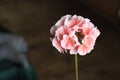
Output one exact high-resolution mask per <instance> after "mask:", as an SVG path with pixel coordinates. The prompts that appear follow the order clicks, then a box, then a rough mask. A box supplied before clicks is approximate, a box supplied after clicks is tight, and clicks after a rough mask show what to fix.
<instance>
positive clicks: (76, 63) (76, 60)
mask: <svg viewBox="0 0 120 80" xmlns="http://www.w3.org/2000/svg"><path fill="white" fill-rule="evenodd" d="M75 70H76V71H75V72H76V80H78V59H77V54H75Z"/></svg>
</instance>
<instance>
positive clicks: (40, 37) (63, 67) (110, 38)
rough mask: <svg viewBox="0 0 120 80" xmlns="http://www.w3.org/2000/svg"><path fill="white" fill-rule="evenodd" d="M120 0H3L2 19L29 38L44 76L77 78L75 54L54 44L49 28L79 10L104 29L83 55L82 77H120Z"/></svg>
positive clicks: (44, 79) (107, 79)
mask: <svg viewBox="0 0 120 80" xmlns="http://www.w3.org/2000/svg"><path fill="white" fill-rule="evenodd" d="M118 9H119V0H0V21H1V24H2V25H4V27H6V28H7V29H9V30H10V31H11V32H13V33H14V34H15V35H18V36H22V37H23V38H25V39H26V41H27V42H28V46H29V52H28V57H29V59H30V61H31V63H32V64H33V65H34V67H35V70H36V73H37V75H38V77H40V79H41V80H75V66H74V56H73V55H70V54H66V53H65V54H60V53H59V52H58V51H57V50H56V49H55V48H53V47H52V44H51V42H50V39H49V38H50V36H51V35H50V33H49V30H50V28H51V26H52V25H54V24H55V23H56V21H57V20H58V19H60V17H61V16H63V15H66V14H71V15H74V14H77V15H81V16H84V17H87V18H89V19H91V21H92V22H93V23H94V24H95V25H96V26H97V27H98V28H99V29H100V31H101V35H100V37H99V38H98V39H97V42H96V45H95V49H94V50H93V51H92V52H91V53H90V54H88V55H86V56H84V57H81V56H79V57H78V58H79V80H120V25H119V18H118Z"/></svg>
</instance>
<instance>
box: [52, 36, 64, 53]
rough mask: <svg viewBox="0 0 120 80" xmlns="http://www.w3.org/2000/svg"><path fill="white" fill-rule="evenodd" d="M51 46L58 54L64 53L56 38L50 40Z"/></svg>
mask: <svg viewBox="0 0 120 80" xmlns="http://www.w3.org/2000/svg"><path fill="white" fill-rule="evenodd" d="M52 45H53V46H54V47H55V48H56V49H57V50H58V51H59V52H62V53H63V52H64V49H63V48H62V47H61V45H60V41H58V40H57V39H56V38H53V39H52Z"/></svg>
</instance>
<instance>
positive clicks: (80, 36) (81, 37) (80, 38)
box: [75, 31, 85, 44]
mask: <svg viewBox="0 0 120 80" xmlns="http://www.w3.org/2000/svg"><path fill="white" fill-rule="evenodd" d="M75 35H76V36H77V37H78V41H79V42H80V43H81V44H82V40H83V38H84V37H85V36H84V35H83V34H82V31H81V32H76V33H75Z"/></svg>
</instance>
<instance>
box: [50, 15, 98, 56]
mask: <svg viewBox="0 0 120 80" xmlns="http://www.w3.org/2000/svg"><path fill="white" fill-rule="evenodd" d="M50 33H51V34H52V35H53V38H51V41H52V44H53V46H54V47H55V48H56V49H57V50H58V51H59V52H62V53H64V52H67V51H69V52H70V54H79V55H86V54H87V53H90V51H91V50H92V49H93V48H94V45H95V41H96V38H97V37H98V36H99V35H100V31H99V30H98V29H97V27H95V26H94V24H93V23H92V22H90V20H89V19H87V18H83V17H82V16H77V15H73V16H71V15H65V16H63V17H62V18H61V19H60V20H58V21H57V23H56V24H55V25H54V26H53V27H52V28H51V29H50Z"/></svg>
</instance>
